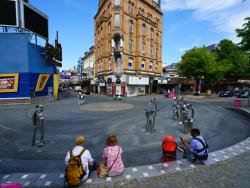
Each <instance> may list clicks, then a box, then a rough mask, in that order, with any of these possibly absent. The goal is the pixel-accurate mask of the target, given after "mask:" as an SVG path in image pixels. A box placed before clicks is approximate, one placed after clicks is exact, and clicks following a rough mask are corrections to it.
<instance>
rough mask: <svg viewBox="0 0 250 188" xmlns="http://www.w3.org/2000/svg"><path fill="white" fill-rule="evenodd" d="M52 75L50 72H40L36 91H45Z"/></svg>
mask: <svg viewBox="0 0 250 188" xmlns="http://www.w3.org/2000/svg"><path fill="white" fill-rule="evenodd" d="M49 77H50V75H49V74H40V75H39V78H38V81H37V84H36V91H43V90H44V88H45V86H46V84H47V82H48V80H49Z"/></svg>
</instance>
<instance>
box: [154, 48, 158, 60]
mask: <svg viewBox="0 0 250 188" xmlns="http://www.w3.org/2000/svg"><path fill="white" fill-rule="evenodd" d="M155 57H156V58H158V48H156V50H155Z"/></svg>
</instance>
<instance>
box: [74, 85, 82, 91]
mask: <svg viewBox="0 0 250 188" xmlns="http://www.w3.org/2000/svg"><path fill="white" fill-rule="evenodd" d="M74 91H75V92H80V91H82V88H81V86H75V87H74Z"/></svg>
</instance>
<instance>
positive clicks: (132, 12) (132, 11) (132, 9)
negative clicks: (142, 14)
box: [131, 4, 134, 14]
mask: <svg viewBox="0 0 250 188" xmlns="http://www.w3.org/2000/svg"><path fill="white" fill-rule="evenodd" d="M131 14H134V4H132V6H131Z"/></svg>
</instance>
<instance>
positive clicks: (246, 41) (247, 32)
mask: <svg viewBox="0 0 250 188" xmlns="http://www.w3.org/2000/svg"><path fill="white" fill-rule="evenodd" d="M245 20H246V23H244V24H243V28H242V29H236V30H235V31H236V33H237V36H238V37H240V38H241V42H240V46H241V47H242V49H243V50H245V51H249V50H250V17H247V18H245Z"/></svg>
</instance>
